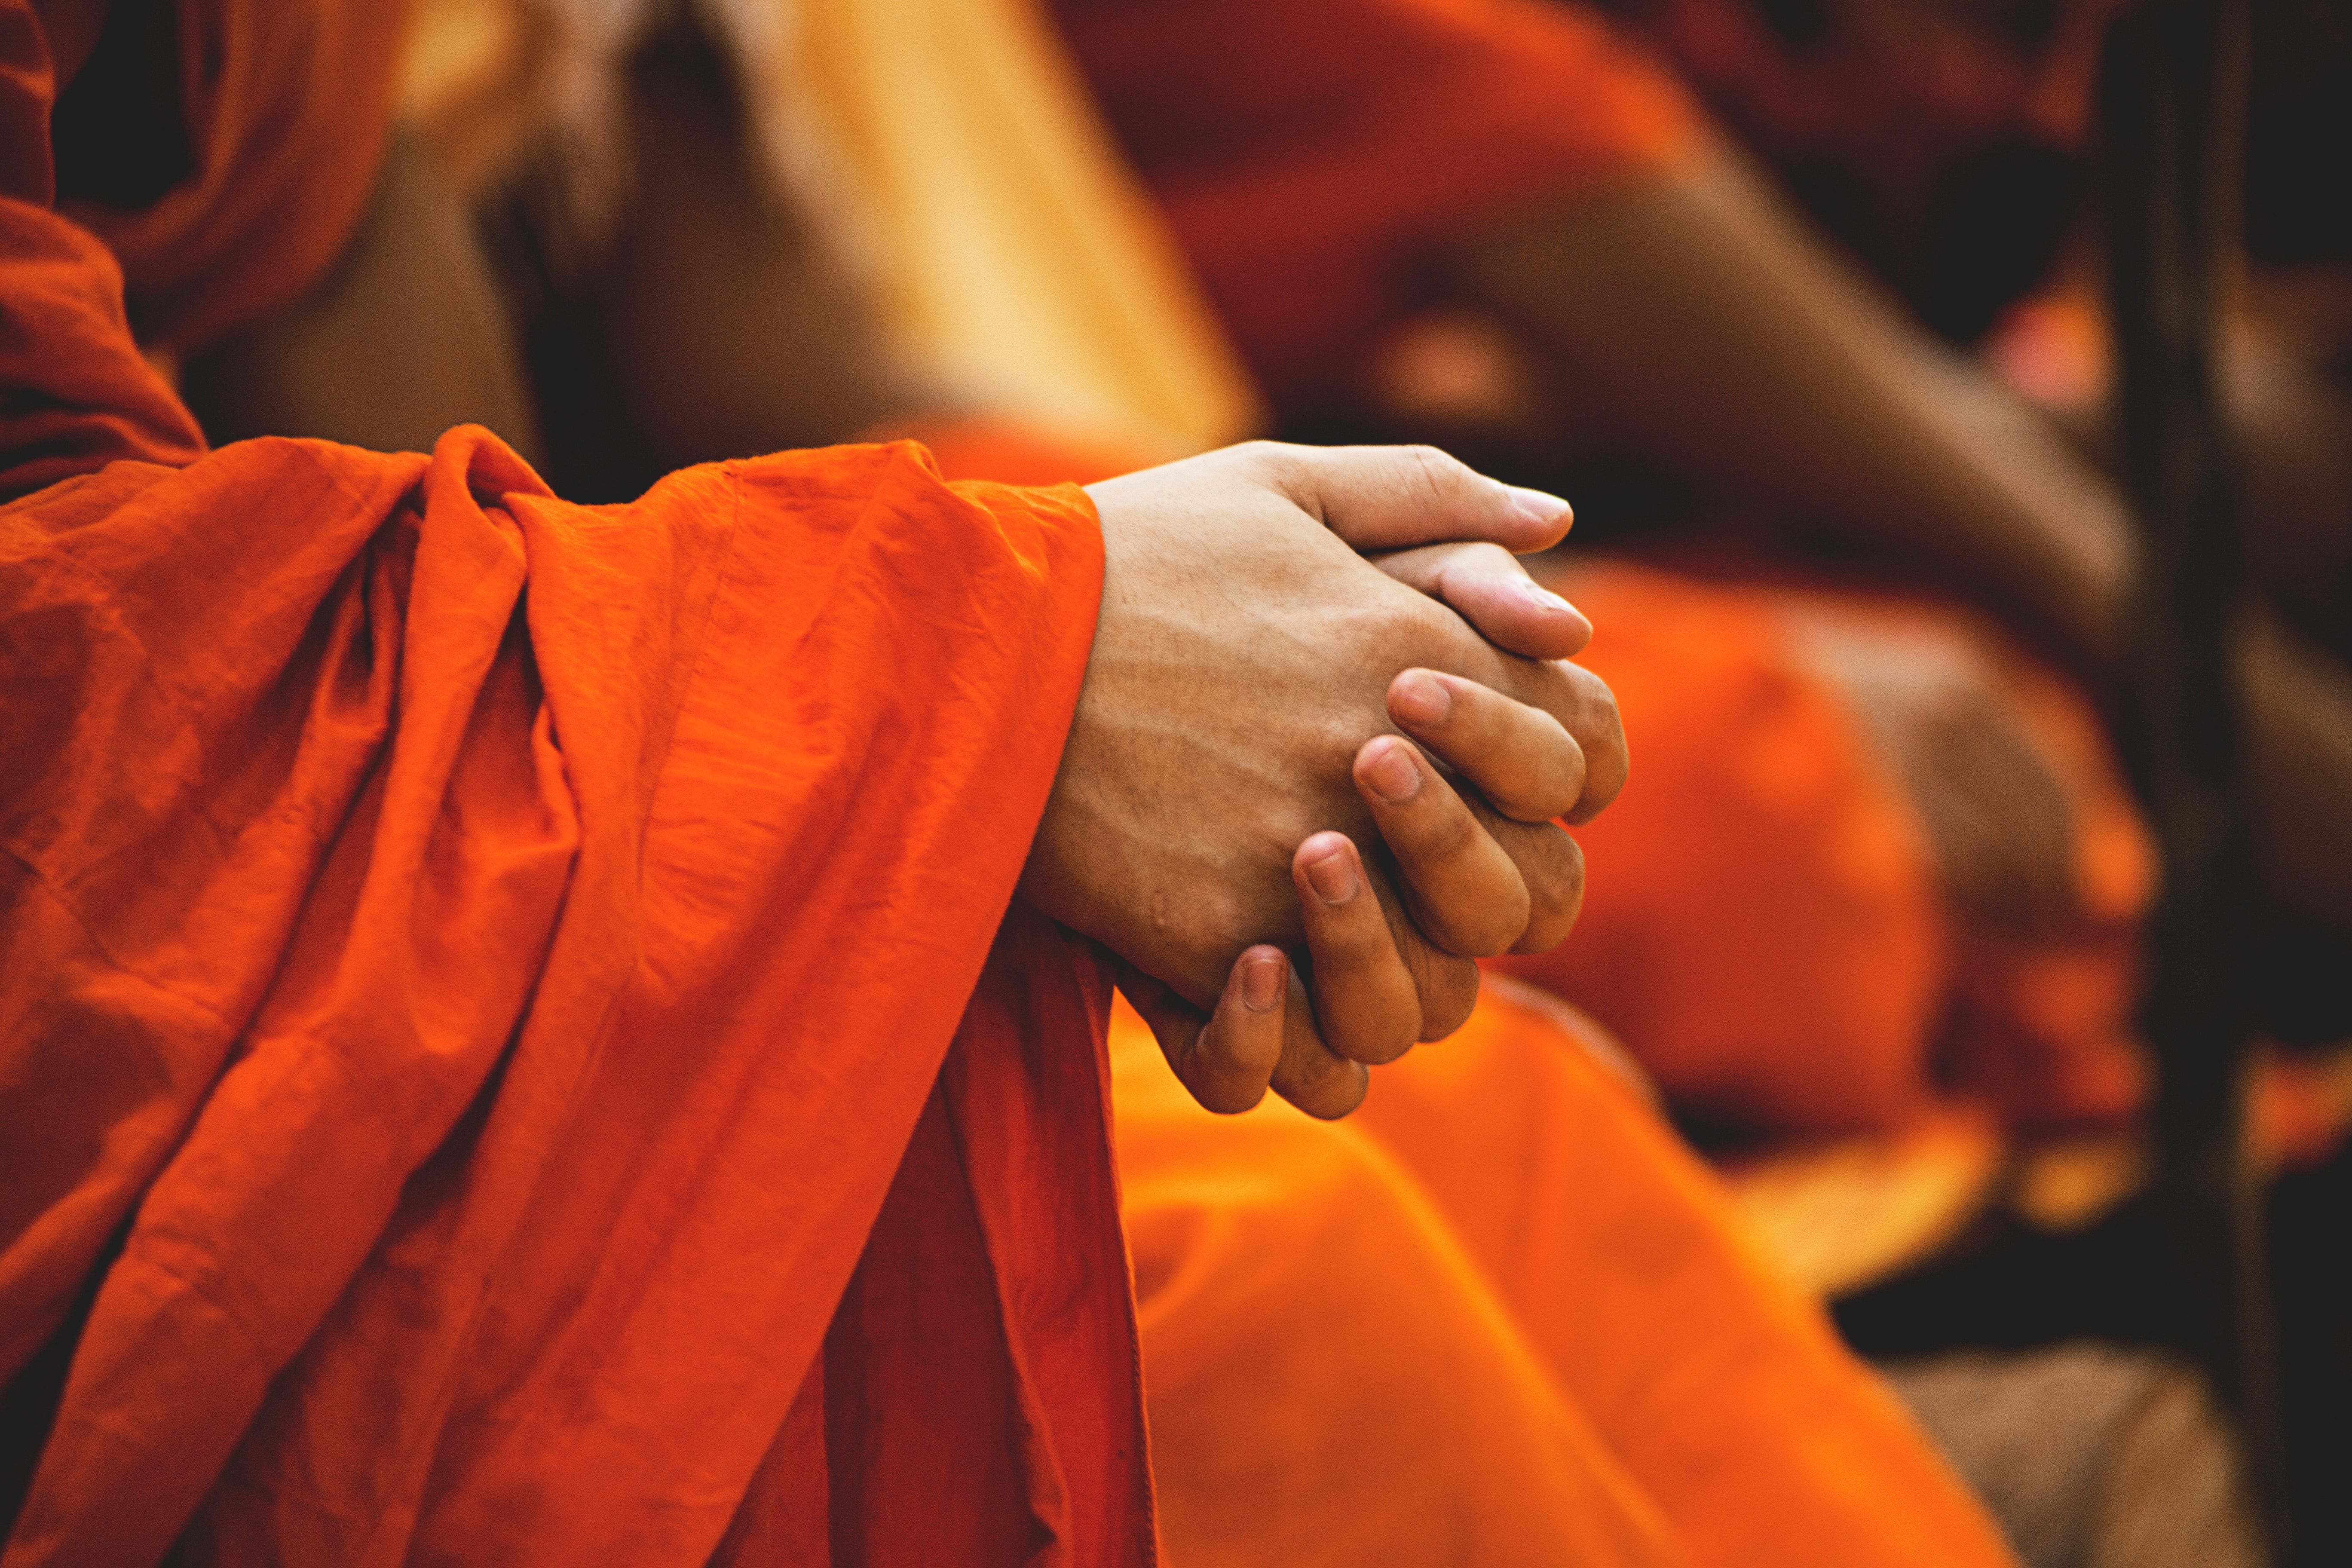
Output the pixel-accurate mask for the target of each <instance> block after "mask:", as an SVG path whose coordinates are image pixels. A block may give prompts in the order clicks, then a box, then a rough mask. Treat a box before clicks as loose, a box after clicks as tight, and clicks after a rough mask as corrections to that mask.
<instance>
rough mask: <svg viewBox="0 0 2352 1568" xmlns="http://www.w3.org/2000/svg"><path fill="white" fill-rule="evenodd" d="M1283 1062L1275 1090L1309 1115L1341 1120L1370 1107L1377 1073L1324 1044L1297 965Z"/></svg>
mask: <svg viewBox="0 0 2352 1568" xmlns="http://www.w3.org/2000/svg"><path fill="white" fill-rule="evenodd" d="M1282 1024H1283V1027H1282V1060H1281V1061H1280V1062H1279V1063H1277V1064H1276V1067H1275V1069H1274V1079H1273V1087H1274V1092H1275V1093H1276V1094H1278V1095H1280V1096H1282V1098H1283V1099H1285V1100H1288V1101H1290V1103H1291V1104H1293V1105H1295V1106H1297V1108H1298V1109H1299V1110H1303V1111H1305V1112H1307V1115H1309V1116H1316V1117H1320V1118H1322V1119H1323V1120H1324V1121H1337V1120H1338V1119H1339V1118H1340V1117H1342V1116H1345V1115H1347V1114H1348V1113H1349V1111H1351V1110H1355V1109H1356V1107H1358V1106H1360V1105H1361V1104H1363V1103H1364V1096H1365V1094H1366V1093H1367V1092H1368V1091H1369V1090H1370V1088H1371V1082H1372V1079H1371V1069H1370V1068H1367V1067H1366V1066H1364V1064H1363V1063H1361V1062H1356V1061H1349V1059H1348V1058H1345V1057H1343V1056H1341V1055H1339V1053H1338V1052H1336V1051H1334V1050H1332V1049H1331V1047H1329V1046H1328V1045H1326V1044H1325V1043H1324V1040H1323V1037H1322V1035H1321V1033H1320V1032H1319V1031H1318V1029H1317V1027H1316V1021H1315V1004H1314V1002H1313V1000H1312V999H1311V998H1309V997H1308V995H1307V986H1306V983H1305V982H1304V981H1302V980H1301V979H1300V978H1299V974H1298V967H1297V965H1296V964H1293V965H1292V966H1291V970H1290V989H1289V991H1288V993H1287V994H1286V995H1285V997H1284V999H1283V1015H1282Z"/></svg>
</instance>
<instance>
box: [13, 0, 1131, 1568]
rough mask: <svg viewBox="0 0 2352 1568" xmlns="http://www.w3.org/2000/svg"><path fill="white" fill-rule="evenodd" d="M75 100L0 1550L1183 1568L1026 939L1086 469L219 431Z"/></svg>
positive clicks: (30, 25)
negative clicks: (164, 346) (584, 450)
mask: <svg viewBox="0 0 2352 1568" xmlns="http://www.w3.org/2000/svg"><path fill="white" fill-rule="evenodd" d="M48 96H49V89H48V82H47V59H46V54H45V46H44V41H43V39H42V37H41V33H40V29H39V26H38V24H37V21H36V20H35V19H34V17H33V16H32V13H31V11H30V8H29V6H28V5H26V4H25V0H5V3H0V130H5V132H6V144H5V148H0V180H5V185H0V321H5V325H6V329H7V330H6V331H5V334H0V381H5V385H6V386H7V388H8V396H7V397H6V398H5V401H0V475H5V480H0V483H5V487H6V489H7V490H8V492H9V493H10V494H11V495H12V496H14V497H15V498H16V499H15V500H12V501H11V502H10V503H9V504H7V505H6V506H5V507H0V671H5V674H0V692H5V700H0V847H5V856H0V889H5V890H0V1380H5V1382H6V1384H7V1392H6V1395H5V1398H6V1407H7V1409H8V1411H9V1412H10V1414H11V1416H12V1418H13V1417H17V1416H29V1417H30V1418H31V1421H32V1422H33V1423H37V1429H36V1431H35V1432H34V1434H33V1435H34V1436H37V1437H39V1438H41V1439H42V1440H41V1441H39V1442H38V1443H37V1447H36V1446H26V1447H23V1448H22V1449H21V1451H12V1453H11V1454H10V1456H9V1458H10V1460H11V1462H12V1466H14V1465H16V1464H17V1463H18V1462H21V1473H9V1474H6V1475H5V1476H0V1481H5V1491H0V1501H5V1502H7V1503H10V1504H13V1505H14V1521H13V1528H12V1529H11V1530H10V1531H9V1532H8V1534H7V1537H6V1545H5V1552H0V1562H5V1563H6V1564H8V1568H19V1565H23V1564H32V1563H90V1562H105V1563H142V1562H155V1561H160V1560H161V1559H162V1558H163V1556H164V1555H165V1554H166V1553H167V1552H170V1553H172V1554H173V1560H174V1561H178V1562H190V1563H203V1562H240V1563H241V1562H250V1561H256V1560H292V1561H309V1562H334V1563H399V1562H406V1561H410V1560H424V1559H435V1560H443V1559H448V1558H452V1557H462V1558H465V1559H466V1560H471V1561H498V1562H502V1563H578V1562H583V1561H600V1560H612V1561H626V1562H630V1563H677V1564H680V1565H686V1564H698V1563H703V1562H706V1561H709V1560H710V1559H711V1557H712V1556H713V1554H714V1552H732V1553H735V1554H737V1557H738V1560H748V1561H760V1560H762V1559H761V1556H759V1555H758V1552H759V1551H760V1550H761V1549H763V1548H765V1547H770V1546H772V1545H774V1544H775V1543H778V1542H785V1543H790V1544H791V1545H792V1546H793V1549H795V1550H799V1549H802V1548H808V1549H811V1550H814V1551H816V1552H817V1554H818V1555H819V1557H820V1558H822V1557H823V1556H824V1555H825V1554H827V1553H829V1554H830V1555H831V1556H832V1557H833V1559H834V1560H835V1561H840V1562H844V1563H912V1562H933V1561H942V1560H945V1561H956V1562H973V1563H1028V1562H1032V1561H1039V1560H1042V1561H1045V1562H1061V1563H1124V1562H1143V1561H1148V1560H1149V1559H1150V1554H1151V1551H1152V1538H1151V1525H1150V1500H1149V1479H1148V1472H1147V1469H1146V1460H1145V1454H1144V1448H1143V1437H1142V1428H1141V1423H1140V1411H1139V1394H1138V1390H1137V1373H1136V1352H1135V1341H1134V1329H1133V1321H1132V1310H1131V1304H1130V1303H1131V1298H1130V1296H1129V1288H1128V1279H1127V1273H1126V1268H1125V1259H1124V1255H1123V1252H1122V1249H1121V1246H1120V1239H1119V1233H1118V1214H1117V1205H1116V1194H1115V1189H1114V1186H1113V1181H1112V1173H1111V1167H1110V1154H1109V1146H1108V1125H1107V1121H1108V1110H1107V1107H1106V1103H1105V1081H1106V1080H1105V1072H1104V1068H1103V1064H1102V1058H1101V1055H1100V1038H1101V1036H1100V1028H1101V1019H1102V1016H1103V1009H1104V1007H1105V1005H1106V1003H1107V999H1108V989H1107V987H1106V985H1105V983H1104V979H1103V974H1102V971H1101V969H1100V967H1099V964H1098V963H1097V959H1096V957H1095V956H1094V954H1093V953H1092V951H1091V950H1090V949H1088V948H1087V947H1086V946H1085V945H1084V944H1082V943H1079V942H1076V941H1075V940H1074V939H1071V938H1069V937H1068V936H1067V935H1066V933H1063V932H1061V931H1059V930H1058V929H1057V928H1054V927H1052V926H1050V925H1049V924H1047V923H1046V922H1044V921H1041V920H1040V919H1039V918H1037V917H1036V916H1034V914H1031V913H1028V912H1026V911H1024V910H1022V909H1020V908H1018V907H1015V906H1013V904H1012V895H1013V883H1014V881H1015V879H1016V878H1017V876H1018V874H1019V870H1020V867H1021V864H1022V862H1023V860H1024V858H1025V856H1026V853H1027V846H1028V842H1029V839H1030V837H1031V836H1032V834H1033V833H1034V828H1035V825H1036V822H1037V819H1038V817H1039V816H1040V814H1041V813H1042V811H1043V809H1044V805H1045V797H1046V794H1047V792H1048V790H1049V788H1050V786H1051V783H1052V779H1053V775H1054V772H1055V766H1056V764H1057V762H1058V758H1059V754H1060V751H1061V746H1062V742H1063V737H1064V733H1065V731H1066V726H1067V723H1068V721H1069V717H1070V714H1071V711H1072V710H1073V708H1074V706H1075V703H1076V693H1077V689H1078V686H1079V683H1080V681H1081V679H1082V678H1083V674H1084V668H1085V663H1086V658H1087V650H1088V647H1089V646H1090V644H1091V640H1092V636H1093V626H1094V615H1095V609H1096V605H1097V596H1098V593H1099V587H1100V574H1101V543H1100V539H1099V536H1098V534H1097V529H1096V523H1095V519H1094V515H1093V511H1092V508H1091V506H1090V504H1089V503H1088V502H1087V500H1086V499H1085V497H1084V495H1083V493H1082V492H1080V491H1077V490H1075V489H1045V490H1013V489H1005V488H1003V487H997V486H990V485H984V484H971V485H962V486H950V485H949V484H947V483H946V482H945V481H943V480H942V479H940V476H939V474H938V472H937V470H936V468H934V467H933V466H932V465H931V464H930V462H929V458H927V457H926V456H925V455H924V454H922V453H921V451H920V450H919V448H916V447H912V446H910V445H905V444H901V445H897V446H883V447H846V448H836V449H834V450H832V451H828V452H819V453H798V454H785V455H782V456H779V457H775V458H761V459H758V460H753V461H747V462H740V463H730V464H725V465H717V466H711V467H707V468H697V469H690V470H688V471H686V472H683V473H680V474H677V475H675V476H673V477H671V478H670V479H667V480H665V481H664V482H663V483H662V484H660V485H658V486H656V488H655V489H653V490H652V491H650V492H648V493H647V494H646V496H645V497H643V498H641V499H640V500H637V501H635V502H634V503H631V504H629V505H626V506H619V507H604V508H583V507H576V506H572V505H568V504H567V503H565V502H563V501H562V500H558V499H556V498H554V497H552V496H551V495H549V494H548V493H547V491H546V489H545V487H544V486H543V485H541V483H540V482H539V480H538V479H537V477H536V476H535V475H533V474H532V473H531V472H530V469H529V468H526V467H525V466H524V465H523V464H522V463H520V461H519V460H518V459H517V458H514V456H513V455H512V454H511V453H510V452H509V451H508V450H507V449H506V448H505V447H503V446H501V445H500V444H499V442H498V441H497V440H496V439H495V438H494V437H490V436H488V434H487V433H486V432H483V431H480V430H478V429H472V428H460V429H458V430H455V431H452V432H451V433H450V434H449V435H448V436H447V437H445V438H444V439H443V440H442V441H441V443H440V444H439V446H438V447H437V448H436V451H435V453H434V454H433V455H432V456H431V457H429V458H428V457H425V456H422V455H415V454H408V455H394V456H387V455H382V454H376V453H371V452H364V451H360V450H357V449H354V448H350V447H338V446H333V445H331V444H327V443H321V442H307V441H304V442H297V441H283V440H265V441H254V442H246V443H240V444H237V445H236V446H232V447H225V448H223V449H221V450H219V451H215V452H211V453H205V450H204V447H203V443H202V439H201V437H200V436H198V434H197V433H196V431H195V429H194V426H193V423H192V422H190V421H189V420H188V418H187V416H186V414H185V411H184V409H182V408H181V407H180V406H179V405H178V404H177V402H176V399H174V398H173V395H172V394H171V392H170V389H169V388H168V387H167V386H166V385H165V384H163V382H162V381H161V380H160V379H159V378H157V376H156V375H155V374H154V373H153V372H152V370H150V369H149V368H148V367H147V365H146V364H145V363H144V362H143V361H142V359H141V357H140V355H139V353H138V352H137V349H136V348H135V346H134V345H133V343H132V341H131V335H130V333H129V331H128V330H127V326H126V322H125V319H124V311H123V307H122V303H121V294H120V288H119V284H118V282H117V278H118V277H119V274H118V272H117V271H116V269H115V267H114V262H113V258H112V257H111V255H110V253H109V252H108V251H107V250H106V249H105V247H103V246H102V245H100V243H99V242H98V241H97V240H96V239H95V238H94V237H91V236H90V235H89V234H88V232H87V231H85V230H83V229H81V228H79V226H76V225H74V224H73V223H71V222H69V221H68V219H66V218H65V217H62V216H59V215H58V213H56V212H55V211H53V210H52V209H51V208H50V206H49V205H48V203H49V199H50V195H51V193H52V188H53V187H52V185H51V183H50V180H49V177H48V171H47V159H46V156H45V148H44V147H43V146H42V145H40V144H38V143H35V142H28V141H27V140H26V137H27V136H28V135H29V134H30V131H31V129H37V128H38V127H39V126H40V124H41V122H42V119H43V115H44V112H45V105H46V104H47V101H48ZM362 184H363V182H362ZM10 1494H16V1495H10ZM747 1552H748V1553H750V1555H748V1556H747V1555H745V1554H746V1553H747ZM1040 1553H1042V1558H1041V1556H1040Z"/></svg>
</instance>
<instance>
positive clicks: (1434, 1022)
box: [1420, 958, 1478, 1040]
mask: <svg viewBox="0 0 2352 1568" xmlns="http://www.w3.org/2000/svg"><path fill="white" fill-rule="evenodd" d="M1420 992H1421V1037H1422V1038H1423V1040H1442V1039H1444V1037H1446V1036H1448V1035H1450V1034H1452V1033H1454V1030H1456V1029H1458V1028H1460V1027H1461V1026H1463V1025H1465V1024H1466V1023H1468V1022H1469V1021H1470V1014H1471V1012H1472V1011H1473V1010H1474V1009H1475V1007H1476V1006H1477V1005H1478V966H1477V965H1476V964H1475V963H1471V962H1470V961H1469V960H1468V959H1466V958H1450V959H1446V960H1444V961H1443V962H1442V963H1434V964H1433V965H1431V967H1430V969H1429V970H1428V972H1427V973H1424V974H1423V976H1422V977H1421V983H1420Z"/></svg>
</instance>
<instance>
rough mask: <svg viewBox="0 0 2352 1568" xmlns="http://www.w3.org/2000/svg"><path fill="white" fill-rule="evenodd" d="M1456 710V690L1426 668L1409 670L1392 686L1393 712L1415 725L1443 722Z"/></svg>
mask: <svg viewBox="0 0 2352 1568" xmlns="http://www.w3.org/2000/svg"><path fill="white" fill-rule="evenodd" d="M1453 709H1454V693H1452V692H1451V691H1448V690H1446V689H1445V682H1444V681H1442V680H1440V679H1437V677H1435V676H1433V675H1432V674H1430V673H1429V672H1428V671H1427V670H1425V669H1409V670H1407V671H1405V672H1404V673H1403V674H1402V675H1400V676H1398V677H1397V679H1396V683H1395V684H1394V685H1392V686H1391V687H1390V688H1389V711H1390V712H1391V713H1393V714H1394V715H1396V716H1397V717H1398V718H1400V719H1404V720H1409V721H1412V723H1415V724H1438V723H1443V722H1444V720H1445V715H1446V714H1447V713H1449V712H1451V711H1452V710H1453Z"/></svg>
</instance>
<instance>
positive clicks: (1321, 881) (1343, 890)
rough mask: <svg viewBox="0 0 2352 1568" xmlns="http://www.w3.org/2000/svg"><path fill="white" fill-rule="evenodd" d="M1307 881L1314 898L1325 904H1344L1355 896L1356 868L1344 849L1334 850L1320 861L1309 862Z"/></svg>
mask: <svg viewBox="0 0 2352 1568" xmlns="http://www.w3.org/2000/svg"><path fill="white" fill-rule="evenodd" d="M1307 883H1308V885H1310V886H1311V887H1313V888H1314V889H1315V896H1316V897H1317V898H1318V899H1320V900H1323V901H1324V902H1325V903H1327V904H1344V903H1346V902H1347V901H1348V900H1349V899H1352V898H1354V897H1355V896H1356V868H1355V867H1354V866H1353V865H1352V864H1351V863H1350V862H1349V859H1348V852H1347V851H1346V850H1344V849H1335V850H1333V851H1332V852H1331V853H1330V854H1328V855H1326V856H1324V857H1323V858H1321V859H1320V860H1314V861H1309V862H1308V863H1307Z"/></svg>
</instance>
